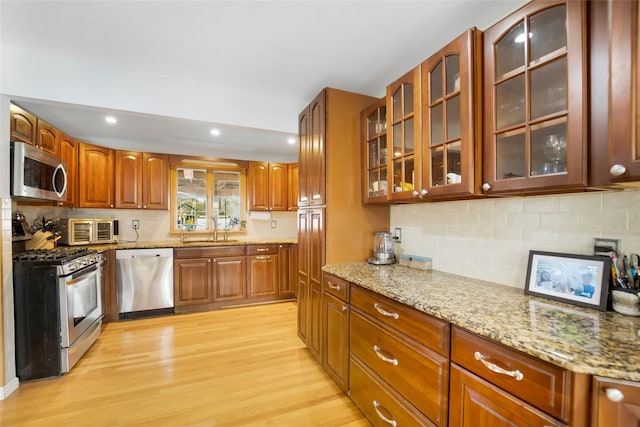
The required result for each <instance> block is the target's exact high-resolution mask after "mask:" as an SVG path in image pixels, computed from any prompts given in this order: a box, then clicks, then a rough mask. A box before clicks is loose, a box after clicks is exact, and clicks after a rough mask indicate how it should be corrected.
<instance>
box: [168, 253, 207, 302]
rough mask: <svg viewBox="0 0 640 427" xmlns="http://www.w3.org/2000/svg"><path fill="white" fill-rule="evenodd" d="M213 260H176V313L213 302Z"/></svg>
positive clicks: (174, 264) (174, 269)
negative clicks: (191, 306)
mask: <svg viewBox="0 0 640 427" xmlns="http://www.w3.org/2000/svg"><path fill="white" fill-rule="evenodd" d="M211 262H212V260H211V258H187V259H176V260H174V262H173V271H174V278H173V281H174V290H173V292H174V299H175V301H174V302H175V309H176V312H178V311H179V309H180V308H181V307H185V306H190V305H202V304H209V303H211V302H213V298H212V289H211V288H212V274H211Z"/></svg>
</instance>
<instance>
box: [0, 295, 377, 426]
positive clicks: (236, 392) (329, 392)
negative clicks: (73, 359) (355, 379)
mask: <svg viewBox="0 0 640 427" xmlns="http://www.w3.org/2000/svg"><path fill="white" fill-rule="evenodd" d="M0 425H1V426H3V427H8V426H107V425H109V426H111V425H154V426H353V427H355V426H369V425H370V424H369V423H368V422H367V421H366V419H365V418H364V417H363V415H362V414H361V413H360V411H358V409H356V407H355V406H354V405H353V404H352V403H351V401H350V400H349V398H348V397H347V396H346V395H344V394H343V393H342V391H341V390H340V389H339V388H338V386H337V385H336V384H335V383H334V382H333V381H332V380H331V379H330V378H329V376H328V375H327V374H326V373H325V372H324V371H323V370H322V368H321V366H320V365H319V364H318V363H317V362H316V361H315V359H314V358H313V356H311V354H310V353H309V351H308V350H307V349H306V348H305V347H304V345H303V344H302V342H301V341H300V339H299V338H298V336H297V334H296V305H295V303H292V302H287V303H280V304H271V305H261V306H254V307H243V308H234V309H229V310H221V311H212V312H206V313H194V314H182V315H175V316H165V317H157V318H149V319H140V320H132V321H123V322H115V323H108V324H106V325H105V326H104V327H103V331H102V335H101V337H100V339H99V340H98V341H97V342H96V343H95V344H94V345H93V346H92V348H91V349H90V350H89V352H87V354H85V356H84V357H83V358H82V359H81V360H80V362H79V363H78V364H77V365H76V366H75V367H74V369H73V370H72V371H71V372H70V373H68V374H66V375H63V376H62V377H60V378H49V379H44V380H36V381H30V382H25V383H21V384H20V387H19V388H18V390H16V391H15V392H14V393H13V394H12V395H11V396H9V397H8V398H7V399H5V400H4V401H0Z"/></svg>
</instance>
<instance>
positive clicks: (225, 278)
mask: <svg viewBox="0 0 640 427" xmlns="http://www.w3.org/2000/svg"><path fill="white" fill-rule="evenodd" d="M246 261H247V257H245V256H236V257H220V258H214V260H213V301H214V302H224V301H237V300H242V299H245V298H246V297H247V291H246V289H247V286H246V281H247V276H246Z"/></svg>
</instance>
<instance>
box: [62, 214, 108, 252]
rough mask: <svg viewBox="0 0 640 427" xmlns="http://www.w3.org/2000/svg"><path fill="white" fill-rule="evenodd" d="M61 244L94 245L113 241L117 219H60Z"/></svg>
mask: <svg viewBox="0 0 640 427" xmlns="http://www.w3.org/2000/svg"><path fill="white" fill-rule="evenodd" d="M58 227H59V229H60V231H61V233H62V238H61V239H60V242H59V243H60V244H61V245H68V246H74V245H96V244H102V243H114V242H115V241H116V240H117V238H116V236H117V235H118V228H119V227H118V220H117V219H67V218H65V219H61V220H60V222H59V226H58Z"/></svg>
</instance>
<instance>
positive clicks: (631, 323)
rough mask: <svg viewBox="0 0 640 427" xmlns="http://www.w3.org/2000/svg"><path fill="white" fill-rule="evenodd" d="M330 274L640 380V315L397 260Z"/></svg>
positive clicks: (482, 331)
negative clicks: (573, 302) (553, 298)
mask: <svg viewBox="0 0 640 427" xmlns="http://www.w3.org/2000/svg"><path fill="white" fill-rule="evenodd" d="M323 270H324V271H325V272H327V273H329V274H332V275H334V276H337V277H340V278H342V279H345V280H347V281H349V282H351V283H353V284H356V285H358V286H361V287H363V288H365V289H369V290H371V291H374V292H376V293H378V294H380V295H384V296H386V297H388V298H391V299H393V300H395V301H398V302H401V303H403V304H405V305H407V306H410V307H413V308H415V309H417V310H420V311H422V312H424V313H427V314H430V315H432V316H435V317H437V318H440V319H442V320H446V321H448V322H451V324H453V325H456V326H459V327H461V328H464V329H466V330H468V331H471V332H474V333H476V334H478V335H480V336H483V337H485V338H489V339H492V340H494V341H496V342H499V343H501V344H504V345H506V346H508V347H510V348H513V349H515V350H518V351H521V352H523V353H527V354H529V355H532V356H534V357H537V358H539V359H542V360H545V361H547V362H550V363H553V364H555V365H558V366H560V367H563V368H565V369H568V370H570V371H573V372H577V373H586V374H592V375H601V376H605V377H610V378H618V379H627V380H632V381H640V368H639V367H640V335H639V334H640V318H639V317H628V316H624V315H621V314H618V313H616V312H612V311H609V312H601V311H597V310H592V309H587V308H582V307H577V306H573V305H569V304H563V303H559V302H555V301H551V300H547V299H543V298H537V297H531V296H528V295H524V291H523V290H522V289H519V288H514V287H510V286H504V285H499V284H495V283H491V282H486V281H482V280H477V279H471V278H468V277H463V276H457V275H454V274H449V273H443V272H439V271H431V270H430V271H422V270H415V269H411V268H408V267H403V266H400V265H397V264H394V265H387V266H375V265H371V264H368V263H348V264H332V265H327V266H325V267H323Z"/></svg>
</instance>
